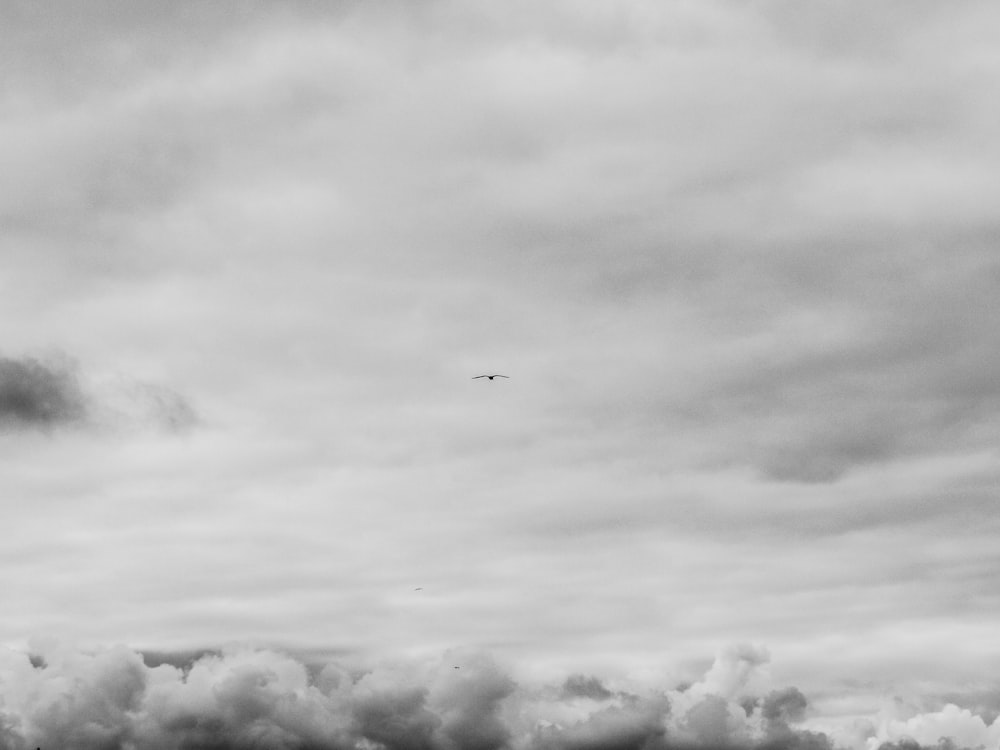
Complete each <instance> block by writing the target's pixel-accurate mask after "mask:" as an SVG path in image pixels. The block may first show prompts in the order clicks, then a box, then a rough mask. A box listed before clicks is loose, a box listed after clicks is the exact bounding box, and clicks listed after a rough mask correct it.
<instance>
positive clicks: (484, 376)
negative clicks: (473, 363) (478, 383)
mask: <svg viewBox="0 0 1000 750" xmlns="http://www.w3.org/2000/svg"><path fill="white" fill-rule="evenodd" d="M488 377H489V375H476V376H475V377H473V378H472V379H473V380H479V378H488Z"/></svg>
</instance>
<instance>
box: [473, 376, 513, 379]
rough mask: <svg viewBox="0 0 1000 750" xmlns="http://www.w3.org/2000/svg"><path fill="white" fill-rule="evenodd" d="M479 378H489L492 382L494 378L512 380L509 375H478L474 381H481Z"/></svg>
mask: <svg viewBox="0 0 1000 750" xmlns="http://www.w3.org/2000/svg"><path fill="white" fill-rule="evenodd" d="M479 378H489V379H490V380H493V378H507V379H508V380H510V376H509V375H476V377H474V378H473V380H479Z"/></svg>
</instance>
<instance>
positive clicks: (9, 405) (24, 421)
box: [0, 357, 87, 430]
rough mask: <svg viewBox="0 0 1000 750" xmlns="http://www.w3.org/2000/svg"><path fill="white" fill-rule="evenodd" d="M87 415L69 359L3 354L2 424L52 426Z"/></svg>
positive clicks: (0, 385)
mask: <svg viewBox="0 0 1000 750" xmlns="http://www.w3.org/2000/svg"><path fill="white" fill-rule="evenodd" d="M86 415H87V403H86V399H85V398H84V395H83V393H82V391H81V390H80V385H79V383H78V381H77V376H76V372H75V369H74V368H73V367H72V366H71V365H70V364H69V363H68V362H60V361H56V362H51V363H43V362H41V361H39V360H37V359H33V358H23V359H11V358H8V357H0V427H6V428H14V429H20V428H34V429H41V430H50V429H52V428H55V427H62V426H65V425H70V424H76V423H79V422H81V421H82V420H83V419H84V417H85V416H86Z"/></svg>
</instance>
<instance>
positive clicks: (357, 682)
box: [0, 645, 1000, 750]
mask: <svg viewBox="0 0 1000 750" xmlns="http://www.w3.org/2000/svg"><path fill="white" fill-rule="evenodd" d="M748 656H750V657H751V658H748ZM766 660H767V656H766V651H764V650H761V649H754V648H753V647H747V646H741V647H734V648H730V649H725V650H723V651H722V652H720V654H719V655H718V656H717V657H716V660H715V662H714V664H713V666H712V668H711V669H710V670H709V671H708V672H707V673H706V674H705V676H704V678H703V679H702V680H700V681H698V682H696V683H694V684H692V685H690V686H688V687H684V688H677V689H668V690H664V689H655V688H654V689H648V688H647V689H644V690H633V689H616V690H613V689H611V688H609V687H608V686H606V685H605V684H604V683H603V682H602V681H601V680H600V679H598V678H597V677H593V676H585V675H571V676H570V677H568V678H567V679H566V681H565V683H564V684H563V685H562V686H546V685H528V684H518V683H517V682H516V681H515V680H514V679H513V678H512V677H511V676H510V675H509V674H507V673H506V672H505V670H504V669H502V668H501V667H500V666H499V665H498V664H497V663H496V662H495V661H494V660H493V659H492V658H490V657H489V656H487V655H485V654H482V653H478V652H463V651H451V652H447V653H445V654H442V655H441V656H440V657H439V658H435V659H430V660H425V661H419V662H418V661H411V662H395V663H387V664H381V665H378V666H375V667H373V668H369V669H363V670H359V669H353V670H349V669H347V668H345V667H344V666H341V665H338V664H336V663H332V662H328V663H323V662H320V663H317V662H314V661H310V660H307V659H300V658H296V657H294V656H292V655H290V654H287V653H282V652H279V651H275V650H269V649H254V648H243V647H234V648H230V649H226V650H224V651H221V652H203V653H200V654H194V655H192V656H190V658H189V659H188V660H187V661H181V660H174V661H176V662H177V663H170V661H168V660H165V659H164V658H163V655H158V656H154V657H152V658H149V659H144V657H143V654H141V653H139V652H136V651H133V650H130V649H128V648H126V647H124V646H116V647H113V648H108V649H104V650H101V651H97V652H93V653H82V652H78V651H74V650H71V649H66V648H62V647H60V646H58V645H54V646H52V645H50V646H49V647H47V648H44V649H42V650H41V651H40V652H39V653H35V654H32V655H30V656H29V654H27V653H23V652H17V651H12V650H7V651H5V652H3V653H2V654H0V747H2V748H3V750H28V749H29V748H32V747H42V748H73V749H74V750H110V749H111V748H127V749H129V750H131V749H133V748H134V749H139V748H142V749H143V750H181V749H196V748H213V749H215V750H223V749H225V748H286V749H292V748H315V749H316V750H319V749H327V748H329V749H330V750H342V749H346V748H352V749H355V750H501V749H502V748H510V749H511V750H613V749H614V750H669V749H677V750H681V749H683V750H698V749H701V748H704V749H708V748H712V749H713V750H717V749H718V748H730V749H731V750H751V749H753V750H832V749H833V748H834V747H837V746H838V742H837V740H836V739H834V738H833V737H831V736H829V735H827V734H826V733H823V732H818V731H813V730H811V729H809V728H807V727H804V726H802V725H803V723H804V722H805V721H806V720H807V718H808V714H809V712H810V708H809V702H808V700H807V698H806V696H805V695H803V694H802V692H801V691H799V690H798V689H797V688H795V687H785V688H780V689H776V690H772V691H770V692H768V693H767V694H766V695H764V696H763V697H754V696H752V695H750V694H749V693H748V691H749V690H751V689H752V686H753V684H754V680H755V678H756V677H759V676H760V675H759V674H758V672H759V668H760V667H761V666H763V664H764V663H765V662H766ZM151 665H155V666H151ZM720 677H721V678H722V679H720ZM858 739H859V740H860V742H859V743H855V744H856V745H857V746H859V747H861V746H866V747H867V748H868V750H876V749H877V748H879V747H882V748H883V750H897V749H898V750H911V748H912V750H917V748H918V747H930V746H933V747H936V748H942V749H953V748H963V747H970V748H971V747H978V746H988V747H995V746H996V744H997V740H998V739H1000V723H998V722H994V723H992V724H989V725H987V724H986V723H985V722H984V721H983V720H982V719H981V718H980V717H979V716H977V715H974V714H973V713H971V712H970V711H968V710H965V709H959V708H958V707H957V706H954V705H951V704H949V705H946V706H944V707H943V708H942V709H941V710H940V711H937V712H931V713H925V714H921V715H915V716H912V717H910V718H908V719H907V720H891V721H885V722H883V723H882V725H881V726H879V727H876V726H875V725H874V724H870V725H869V729H868V736H867V737H862V738H858ZM862 743H863V744H862Z"/></svg>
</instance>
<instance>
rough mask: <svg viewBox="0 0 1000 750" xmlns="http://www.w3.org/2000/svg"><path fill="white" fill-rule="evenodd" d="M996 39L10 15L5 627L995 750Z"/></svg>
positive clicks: (913, 13)
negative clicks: (753, 705) (478, 669)
mask: <svg viewBox="0 0 1000 750" xmlns="http://www.w3.org/2000/svg"><path fill="white" fill-rule="evenodd" d="M998 23H1000V7H998V6H996V4H994V3H991V2H987V1H985V0H983V1H981V2H980V1H977V0H970V1H969V2H956V3H940V2H924V1H922V0H914V1H908V2H902V1H891V0H889V1H886V2H878V3H869V2H860V1H848V2H834V1H833V0H829V1H826V0H822V1H819V2H793V1H792V0H751V1H749V2H736V1H735V0H733V1H730V0H704V1H699V2H695V1H694V0H621V2H598V1H597V0H502V1H501V0H492V1H486V0H468V1H464V0H450V1H449V0H412V1H411V2H403V1H402V0H399V1H398V2H392V1H391V0H385V1H383V0H367V1H364V2H362V1H361V0H357V1H354V2H319V1H318V0H317V1H316V2H307V1H304V0H303V1H301V2H296V1H289V2H283V3H279V2H272V3H266V2H235V0H233V1H230V0H224V1H222V2H212V3H196V2H185V1H182V2H176V3H166V2H156V1H154V0H137V1H134V2H128V3H116V2H105V1H103V0H101V1H99V2H90V3H80V2H71V1H70V0H64V1H62V2H48V3H35V2H28V1H27V0H25V1H23V2H22V1H19V0H0V64H2V69H3V71H4V72H3V77H2V83H0V135H2V137H0V164H2V171H0V229H2V232H0V487H2V490H0V491H2V495H3V497H2V504H0V529H2V534H3V544H2V548H0V560H2V565H0V592H2V602H3V604H2V612H0V643H3V644H6V646H7V647H8V649H9V650H11V652H12V653H15V652H16V653H22V652H23V653H27V652H28V651H44V650H45V649H50V650H51V649H57V650H58V649H66V648H68V649H70V650H76V651H78V652H79V653H80V654H93V653H96V652H98V651H100V650H101V649H108V648H112V647H114V646H115V645H116V644H121V647H122V648H126V649H129V650H131V651H130V653H137V652H140V651H145V652H150V651H157V652H161V653H174V652H179V651H183V650H191V649H215V648H221V647H223V646H225V645H226V644H250V645H249V646H247V647H248V648H249V647H253V648H257V647H260V648H274V649H279V650H280V653H283V654H286V653H287V654H298V655H299V656H297V657H296V658H300V659H304V660H308V659H314V658H320V656H319V655H340V656H341V657H342V658H344V659H347V660H348V661H351V660H353V661H351V663H354V664H361V663H365V664H368V663H376V662H379V660H384V659H402V660H407V659H410V660H418V661H419V660H421V659H436V658H440V655H441V654H449V653H453V651H452V650H453V649H465V650H467V651H468V653H475V654H477V655H480V656H477V657H476V658H483V659H487V658H489V659H496V660H498V663H501V664H503V665H505V666H504V667H503V669H505V670H507V672H505V674H507V673H509V674H511V675H513V677H512V678H511V679H516V680H517V681H518V684H521V682H520V681H524V684H528V683H531V682H532V681H536V682H538V683H539V684H542V683H546V684H548V683H553V684H555V683H560V682H561V681H562V680H563V679H564V678H565V677H566V675H570V674H581V675H594V676H596V677H595V679H600V680H604V681H605V683H607V684H609V685H611V684H619V683H620V684H623V685H624V684H626V683H627V684H637V685H638V684H642V685H650V686H652V685H661V686H663V687H664V689H666V688H669V689H674V688H675V687H676V686H677V685H679V684H682V683H697V684H703V683H699V682H698V681H699V680H703V679H706V678H705V675H706V674H711V673H712V669H713V668H712V667H711V665H712V664H713V659H715V660H716V661H715V663H716V665H719V664H721V663H724V662H725V661H726V659H728V658H730V656H731V655H732V654H733V653H750V654H751V657H748V660H744V662H745V663H746V664H750V665H751V666H753V669H754V670H757V671H759V672H761V674H762V675H764V676H762V677H761V678H760V679H761V680H764V681H765V682H766V684H767V685H769V686H772V687H774V688H779V687H783V686H795V688H796V689H798V690H801V691H802V694H804V695H805V696H806V697H807V698H808V702H809V707H808V717H807V723H806V725H807V726H810V727H814V728H816V730H817V731H825V732H828V733H832V734H830V736H834V735H835V736H836V738H837V741H838V742H841V743H843V744H847V745H850V744H851V743H854V745H855V746H859V747H860V746H861V745H863V744H864V742H868V743H869V744H871V743H872V742H874V741H875V740H876V739H877V740H878V741H882V740H897V739H899V737H901V736H902V735H903V734H904V732H903V730H899V729H898V727H897V729H892V726H893V725H891V721H890V719H891V720H892V721H898V722H904V723H905V722H906V721H917V720H923V718H922V717H926V716H938V715H944V714H943V713H942V712H946V711H949V710H954V711H957V712H959V713H960V714H961V717H964V718H962V719H961V721H964V722H965V724H964V725H963V726H965V725H968V726H974V727H975V731H973V730H969V731H970V732H972V734H970V735H969V738H970V739H968V741H967V742H966V744H968V745H969V746H975V745H976V744H980V742H979V740H980V739H981V740H982V744H986V745H987V746H988V747H991V748H996V747H997V745H998V743H1000V723H998V724H995V725H994V724H993V723H992V722H993V720H994V719H995V718H996V715H997V712H998V711H1000V681H998V679H997V677H996V675H997V674H998V668H1000V639H998V638H997V634H998V625H1000V544H998V541H997V540H998V533H1000V513H998V500H1000V498H998V488H1000V451H998V445H1000V376H998V373H1000V247H998V240H1000V209H998V205H1000V203H998V198H1000V138H998V134H1000V46H998V44H997V35H996V28H997V25H998ZM494 372H498V373H503V374H506V375H509V376H510V377H509V379H506V380H501V379H497V380H494V381H488V380H485V379H479V380H473V379H472V378H473V376H475V375H479V374H481V373H494ZM418 587H419V588H420V589H421V590H415V589H417V588H418ZM54 644H58V645H54ZM740 644H743V645H740ZM241 647H243V646H241ZM734 649H735V651H734ZM741 649H743V650H744V651H741ZM747 649H748V650H749V651H746V650H747ZM267 653H270V652H267ZM462 653H466V652H465V651H463V652H462ZM303 654H306V655H308V656H303ZM484 654H485V655H488V656H482V655H484ZM727 654H729V655H730V656H726V655H727ZM11 658H13V657H11ZM80 658H84V657H83V656H80ZM88 658H89V657H88ZM247 658H250V657H247ZM275 658H277V657H275ZM323 658H326V657H325V656H324V657H323ZM720 660H721V661H720ZM737 661H739V659H737ZM744 662H740V663H744ZM754 665H756V666H754ZM758 667H759V669H758ZM719 668H720V669H721V667H719ZM498 669H499V667H498ZM2 674H3V671H2V670H0V675H2ZM615 681H619V682H618V683H616V682H615ZM0 682H2V678H0ZM532 684H534V683H532ZM596 684H597V683H595V685H596ZM603 684H604V683H601V685H603ZM598 687H600V685H598ZM574 689H575V688H574ZM602 689H603V688H602ZM762 689H763V688H762ZM580 690H582V691H583V692H586V690H591V689H590V688H586V689H584V688H580ZM595 691H596V692H597V693H599V692H600V691H599V690H597V688H596V687H595V688H594V689H593V690H591V692H595ZM733 695H735V693H733ZM723 697H724V698H727V699H728V698H732V695H725V696H723ZM887 701H888V703H887ZM893 701H895V704H893ZM7 704H8V706H12V705H15V703H12V702H11V698H10V697H9V696H8V698H7ZM889 704H893V705H895V706H896V707H895V708H892V709H891V711H890V709H888V708H886V706H887V705H889ZM18 705H19V704H18ZM900 706H903V708H900ZM949 706H950V708H949ZM0 710H2V709H0ZM11 710H12V709H11ZM761 710H764V709H761ZM775 710H776V709H775ZM887 711H890V713H891V716H890V714H887V713H886V712H887ZM892 711H895V712H896V713H892ZM935 712H936V713H935ZM962 712H964V713H962ZM765 713H766V711H765ZM793 713H794V712H793ZM956 715H958V714H956ZM859 717H862V718H863V717H867V719H865V720H866V721H870V722H874V723H872V724H870V725H867V724H866V725H864V727H867V728H863V730H859V729H858V726H861V725H859V724H858V723H857V722H858V721H861V720H862V719H861V718H859ZM872 717H875V718H872ZM879 717H881V718H879ZM886 717H889V718H886ZM804 721H806V720H805V719H804ZM942 721H943V720H942ZM955 721H956V722H959V723H961V722H960V721H959V719H955ZM880 722H881V723H880ZM976 722H979V723H978V724H976ZM980 725H981V726H980ZM872 727H874V729H873V728H872ZM25 731H27V730H25ZM907 731H908V733H909V735H910V736H915V737H917V739H918V740H919V741H920V742H922V743H930V744H933V743H934V742H935V741H936V739H937V738H936V737H932V736H930V735H929V734H928V736H927V737H924V736H923V735H921V734H920V733H919V732H918V731H916V730H913V729H912V727H910V730H907ZM935 731H936V730H935ZM838 732H839V734H837V733H838ZM851 732H854V733H855V734H851ZM865 732H867V734H865ZM976 732H979V733H980V734H976ZM25 736H28V735H25ZM32 736H41V735H32ZM963 736H964V735H963ZM873 738H874V739H873ZM0 739H2V738H0ZM564 739H565V738H564ZM25 741H27V740H25ZM566 742H569V740H566ZM962 742H965V740H963V741H960V742H959V744H960V745H961V744H962ZM383 744H385V743H383ZM389 744H390V745H391V743H389ZM31 746H32V747H34V743H32V745H31ZM387 746H388V745H387Z"/></svg>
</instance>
